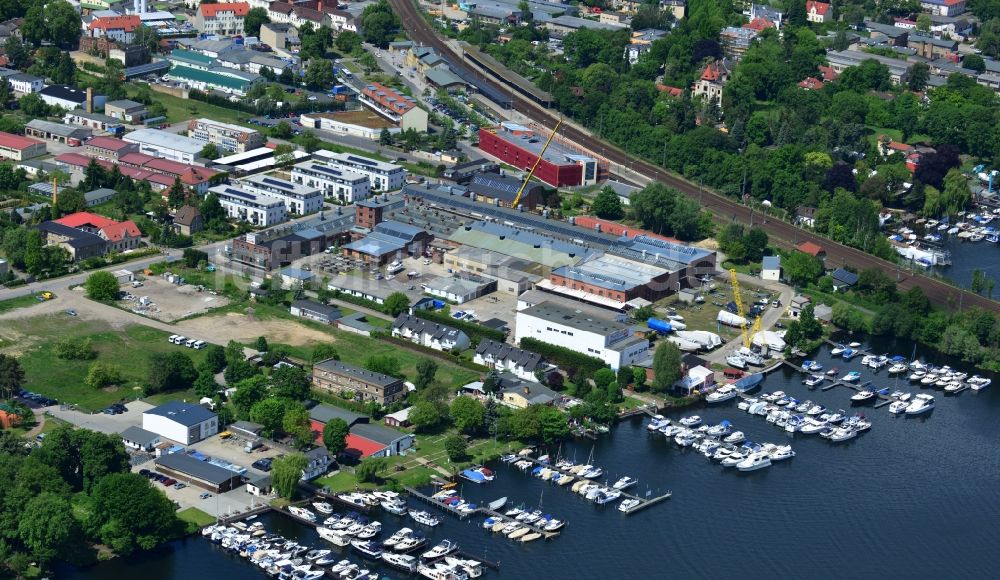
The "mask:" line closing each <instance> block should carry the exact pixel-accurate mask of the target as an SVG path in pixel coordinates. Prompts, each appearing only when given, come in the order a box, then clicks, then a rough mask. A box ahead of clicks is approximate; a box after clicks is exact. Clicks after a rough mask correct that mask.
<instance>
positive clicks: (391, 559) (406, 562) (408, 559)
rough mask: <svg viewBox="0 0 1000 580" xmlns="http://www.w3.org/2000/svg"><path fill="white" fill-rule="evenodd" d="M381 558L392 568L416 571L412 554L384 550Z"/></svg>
mask: <svg viewBox="0 0 1000 580" xmlns="http://www.w3.org/2000/svg"><path fill="white" fill-rule="evenodd" d="M382 559H383V560H385V563H386V564H388V565H390V566H392V567H393V568H398V569H399V570H403V571H405V572H409V573H411V574H412V573H413V572H416V571H417V559H416V558H415V557H413V556H408V555H406V554H393V553H391V552H385V553H383V554H382Z"/></svg>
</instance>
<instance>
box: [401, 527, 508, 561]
mask: <svg viewBox="0 0 1000 580" xmlns="http://www.w3.org/2000/svg"><path fill="white" fill-rule="evenodd" d="M517 525H521V524H517ZM426 544H427V538H426V537H424V536H423V535H421V534H410V535H409V536H406V537H405V538H403V539H402V540H400V541H399V543H398V544H396V545H395V546H393V547H392V549H393V550H395V551H397V552H401V553H404V554H406V553H409V552H412V551H413V550H416V549H419V548H422V547H424V546H425V545H426Z"/></svg>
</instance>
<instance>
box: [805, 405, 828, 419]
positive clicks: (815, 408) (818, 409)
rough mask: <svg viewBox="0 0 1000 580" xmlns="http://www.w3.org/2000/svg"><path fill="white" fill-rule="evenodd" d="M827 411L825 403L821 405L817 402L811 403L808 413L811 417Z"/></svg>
mask: <svg viewBox="0 0 1000 580" xmlns="http://www.w3.org/2000/svg"><path fill="white" fill-rule="evenodd" d="M825 411H826V407H824V406H823V405H820V404H815V405H811V406H810V407H809V408H808V409H807V410H806V415H809V416H810V417H815V416H816V415H822V414H823V413H824V412H825Z"/></svg>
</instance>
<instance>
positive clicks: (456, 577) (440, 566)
mask: <svg viewBox="0 0 1000 580" xmlns="http://www.w3.org/2000/svg"><path fill="white" fill-rule="evenodd" d="M417 573H418V574H420V575H421V576H423V577H424V578H428V579H429V580H466V579H467V578H468V577H469V575H468V574H466V573H465V571H464V570H461V569H459V568H455V567H452V566H449V565H447V564H444V563H442V562H437V563H435V564H430V565H428V564H420V565H419V566H417Z"/></svg>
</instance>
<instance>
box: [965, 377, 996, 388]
mask: <svg viewBox="0 0 1000 580" xmlns="http://www.w3.org/2000/svg"><path fill="white" fill-rule="evenodd" d="M967 382H968V383H969V386H970V387H971V388H972V390H973V391H981V390H983V389H985V388H986V387H988V386H990V383H992V382H993V379H988V378H986V377H981V376H979V375H975V376H973V377H972V378H970V379H969V380H968V381H967Z"/></svg>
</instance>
